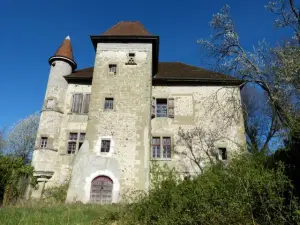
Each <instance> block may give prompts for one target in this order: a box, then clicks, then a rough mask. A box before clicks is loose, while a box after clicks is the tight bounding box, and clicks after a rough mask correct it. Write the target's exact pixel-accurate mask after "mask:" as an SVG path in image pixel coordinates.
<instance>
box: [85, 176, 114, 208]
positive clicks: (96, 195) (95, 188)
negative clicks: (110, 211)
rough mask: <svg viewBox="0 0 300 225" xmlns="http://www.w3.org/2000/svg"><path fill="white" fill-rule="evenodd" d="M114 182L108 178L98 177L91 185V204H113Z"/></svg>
mask: <svg viewBox="0 0 300 225" xmlns="http://www.w3.org/2000/svg"><path fill="white" fill-rule="evenodd" d="M112 189H113V181H112V180H111V179H110V178H109V177H106V176H98V177H96V178H95V179H94V180H92V183H91V192H90V202H92V203H100V204H110V203H111V202H112Z"/></svg>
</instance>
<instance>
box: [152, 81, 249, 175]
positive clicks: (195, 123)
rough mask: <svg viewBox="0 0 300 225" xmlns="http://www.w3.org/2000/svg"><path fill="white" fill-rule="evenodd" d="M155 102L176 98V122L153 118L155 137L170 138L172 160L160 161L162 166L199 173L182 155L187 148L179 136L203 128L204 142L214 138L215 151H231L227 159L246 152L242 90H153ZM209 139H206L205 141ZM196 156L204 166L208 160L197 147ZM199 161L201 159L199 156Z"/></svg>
mask: <svg viewBox="0 0 300 225" xmlns="http://www.w3.org/2000/svg"><path fill="white" fill-rule="evenodd" d="M152 95H153V97H154V98H156V99H157V98H158V99H159V98H162V99H167V98H174V112H175V113H174V114H175V117H174V118H165V117H164V118H162V117H160V118H153V119H152V120H151V134H152V137H163V136H165V137H171V139H172V147H173V148H172V157H171V159H160V160H158V161H159V163H160V164H165V163H167V164H168V165H169V166H175V167H176V169H177V170H178V171H179V172H181V173H183V174H185V173H190V174H195V173H198V172H199V169H198V167H197V166H196V165H195V163H193V162H192V161H191V160H189V159H188V157H183V154H176V152H178V153H182V152H185V153H189V154H188V156H189V157H192V156H191V154H190V151H189V150H188V149H187V148H186V145H184V144H182V142H181V141H180V138H179V136H178V131H179V128H182V129H183V130H185V131H188V130H193V129H195V128H200V129H202V130H203V131H202V132H203V139H205V140H207V138H208V135H210V136H211V137H213V138H215V139H214V140H212V139H210V140H209V141H210V143H212V142H213V141H214V145H215V148H216V149H217V148H218V147H225V148H226V149H227V151H228V159H229V160H230V158H231V157H232V156H233V155H234V154H235V153H236V152H240V151H241V150H245V146H246V140H245V131H244V123H243V115H242V109H241V101H240V90H239V87H222V86H198V87H196V86H169V87H166V86H153V87H152ZM204 136H206V137H204ZM194 150H195V151H196V154H198V153H199V154H201V157H203V162H204V163H206V162H207V157H205V155H203V152H201V150H202V149H201V148H198V149H197V147H194ZM197 157H200V156H197Z"/></svg>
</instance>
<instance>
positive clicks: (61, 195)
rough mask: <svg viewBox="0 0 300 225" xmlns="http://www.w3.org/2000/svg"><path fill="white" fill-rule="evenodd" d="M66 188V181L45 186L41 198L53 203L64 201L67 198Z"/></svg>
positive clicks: (67, 186)
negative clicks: (52, 185)
mask: <svg viewBox="0 0 300 225" xmlns="http://www.w3.org/2000/svg"><path fill="white" fill-rule="evenodd" d="M68 188H69V183H68V182H66V183H65V184H62V185H59V186H56V187H51V188H47V189H45V190H44V191H43V194H42V196H43V199H44V200H46V201H50V202H55V203H64V202H65V201H66V198H67V192H68Z"/></svg>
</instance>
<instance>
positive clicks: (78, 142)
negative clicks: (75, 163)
mask: <svg viewBox="0 0 300 225" xmlns="http://www.w3.org/2000/svg"><path fill="white" fill-rule="evenodd" d="M71 134H76V135H77V136H76V140H73V139H70V136H71ZM82 134H84V138H83V139H81V136H82ZM85 137H86V132H85V131H84V132H83V131H69V132H68V138H67V147H66V150H67V151H66V153H67V154H68V155H76V154H77V153H78V151H79V149H80V147H81V145H82V144H83V142H84V140H85ZM69 143H73V144H74V143H75V150H74V151H70V152H69Z"/></svg>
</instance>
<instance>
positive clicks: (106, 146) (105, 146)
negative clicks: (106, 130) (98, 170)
mask: <svg viewBox="0 0 300 225" xmlns="http://www.w3.org/2000/svg"><path fill="white" fill-rule="evenodd" d="M109 150H110V140H101V152H109Z"/></svg>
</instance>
